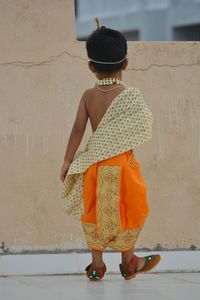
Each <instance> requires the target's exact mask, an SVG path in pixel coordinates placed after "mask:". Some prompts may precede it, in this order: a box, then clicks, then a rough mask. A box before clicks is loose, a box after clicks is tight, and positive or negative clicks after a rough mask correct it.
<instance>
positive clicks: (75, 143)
mask: <svg viewBox="0 0 200 300" xmlns="http://www.w3.org/2000/svg"><path fill="white" fill-rule="evenodd" d="M86 95H87V90H86V91H85V92H84V93H83V95H82V97H81V100H80V103H79V107H78V111H77V114H76V119H75V122H74V125H73V127H72V131H71V134H70V137H69V141H68V145H67V149H66V152H65V156H64V162H67V163H69V164H70V163H71V161H72V160H73V158H74V155H75V153H76V151H77V149H78V147H79V145H80V143H81V140H82V138H83V135H84V132H85V128H86V125H87V121H88V117H89V116H88V112H87V108H86V104H85V99H86Z"/></svg>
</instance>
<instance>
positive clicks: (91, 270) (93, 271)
mask: <svg viewBox="0 0 200 300" xmlns="http://www.w3.org/2000/svg"><path fill="white" fill-rule="evenodd" d="M106 270H107V269H106V265H105V264H104V263H103V264H98V265H94V264H93V263H91V264H89V265H88V266H87V267H86V268H85V271H87V273H86V274H87V277H88V278H89V279H90V280H100V279H101V278H103V277H104V274H105V272H106Z"/></svg>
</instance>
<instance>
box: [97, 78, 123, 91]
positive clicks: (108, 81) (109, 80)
mask: <svg viewBox="0 0 200 300" xmlns="http://www.w3.org/2000/svg"><path fill="white" fill-rule="evenodd" d="M113 83H116V84H118V85H119V86H116V87H114V88H111V89H109V90H104V89H101V88H100V87H98V85H109V84H113ZM122 86H125V87H127V86H126V85H125V84H124V83H123V82H122V81H121V80H120V79H119V78H111V77H107V78H103V79H99V80H97V82H96V83H95V87H96V88H97V89H98V90H100V91H102V92H109V91H112V90H114V89H117V88H119V87H122Z"/></svg>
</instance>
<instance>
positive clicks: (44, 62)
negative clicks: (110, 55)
mask: <svg viewBox="0 0 200 300" xmlns="http://www.w3.org/2000/svg"><path fill="white" fill-rule="evenodd" d="M64 55H68V56H70V57H73V58H77V59H79V60H81V61H83V62H85V63H87V61H88V60H89V59H85V58H83V57H81V56H79V55H73V54H71V53H70V52H68V51H66V50H65V51H62V52H61V53H59V54H57V55H52V56H49V57H48V58H47V59H44V60H41V61H21V60H14V61H10V62H1V63H0V66H19V67H23V68H31V67H37V66H41V65H48V64H51V63H52V62H54V61H56V60H58V59H59V58H60V57H62V56H64ZM195 65H200V62H194V63H188V64H185V63H182V64H175V65H173V64H150V65H149V66H147V67H145V68H127V69H126V70H127V71H147V70H149V69H150V68H152V67H159V68H160V67H169V68H176V67H189V66H195Z"/></svg>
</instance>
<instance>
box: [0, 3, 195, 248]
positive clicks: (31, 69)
mask: <svg viewBox="0 0 200 300" xmlns="http://www.w3.org/2000/svg"><path fill="white" fill-rule="evenodd" d="M95 28H96V24H95V22H94V29H95ZM128 55H129V66H128V68H127V70H126V71H125V72H124V74H123V80H124V82H125V83H126V84H127V85H129V86H137V87H138V88H140V89H141V91H142V93H143V96H144V99H145V101H146V102H147V103H148V105H149V107H150V109H151V110H152V112H153V115H154V128H153V138H152V140H151V141H149V142H148V143H146V144H144V145H142V146H141V147H140V148H136V149H135V154H136V157H137V159H138V161H139V163H140V165H141V169H142V172H143V176H144V178H145V180H146V182H147V185H148V200H149V205H150V215H149V218H148V219H147V221H146V223H145V226H144V229H143V231H142V232H141V235H140V238H139V240H138V242H137V245H136V248H142V247H149V248H151V249H152V248H154V247H155V246H156V245H157V244H160V245H161V246H162V247H163V248H168V249H171V248H190V247H191V245H196V246H197V247H199V246H200V234H199V233H200V232H199V228H200V217H199V211H200V201H199V195H200V185H199V182H200V85H199V78H200V43H198V42H187V43H186V42H178V43H176V42H162V43H160V42H159V43H158V42H128ZM95 81H96V78H94V77H93V74H92V73H91V72H90V71H89V69H88V67H87V55H86V51H85V43H84V42H79V41H76V26H75V17H74V7H73V1H67V0H63V1H61V0H60V1H59V0H56V1H52V0H49V1H48V0H45V1H30V0H29V1H28V0H19V1H17V2H15V1H11V0H10V1H1V2H0V111H1V115H0V145H1V146H0V151H1V152H0V163H1V171H0V190H1V195H0V201H1V210H0V241H4V242H5V244H6V246H7V247H9V249H10V251H23V250H26V249H30V250H33V251H36V250H41V249H45V250H55V249H59V250H61V249H72V248H78V249H84V248H86V243H85V240H84V235H83V231H82V228H81V225H80V224H79V223H77V221H75V220H74V219H73V218H70V217H67V216H66V215H65V214H64V211H63V208H62V200H61V199H60V194H61V189H62V185H63V183H62V182H61V181H60V179H59V173H60V168H61V165H62V162H63V157H64V152H65V149H66V145H67V140H68V137H69V134H70V130H71V127H72V124H73V121H74V118H75V114H76V109H77V107H78V103H79V100H80V97H81V95H82V93H83V92H84V90H85V89H87V88H90V87H92V86H93V85H94V83H95ZM90 133H91V128H90V124H89V123H88V126H87V130H86V134H85V136H84V139H83V141H82V143H81V147H82V146H83V145H84V144H85V142H86V141H87V139H88V137H89V135H90Z"/></svg>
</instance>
